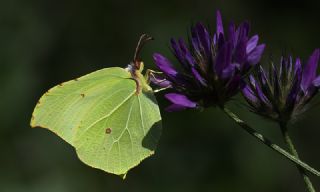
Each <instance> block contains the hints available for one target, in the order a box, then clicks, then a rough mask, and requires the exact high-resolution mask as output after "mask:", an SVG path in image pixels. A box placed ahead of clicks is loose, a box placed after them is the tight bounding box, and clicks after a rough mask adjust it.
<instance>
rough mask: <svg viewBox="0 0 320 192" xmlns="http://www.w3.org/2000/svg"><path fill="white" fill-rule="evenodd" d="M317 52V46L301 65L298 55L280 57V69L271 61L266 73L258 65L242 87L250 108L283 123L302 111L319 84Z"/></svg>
mask: <svg viewBox="0 0 320 192" xmlns="http://www.w3.org/2000/svg"><path fill="white" fill-rule="evenodd" d="M319 56H320V50H319V49H316V50H315V51H314V52H313V54H312V55H311V56H310V58H309V60H308V62H307V63H306V64H305V65H304V67H303V68H302V67H301V61H300V59H299V58H297V59H296V60H295V62H294V61H293V59H292V57H289V58H284V57H282V58H281V61H280V67H279V69H278V68H277V67H275V66H274V65H273V64H272V65H271V66H270V69H269V73H268V74H267V73H266V72H265V71H264V70H263V68H262V67H261V66H260V68H259V69H258V70H257V74H256V76H255V77H254V76H250V77H249V81H248V83H247V84H246V85H245V86H244V88H243V90H242V93H243V95H244V97H245V99H246V100H247V102H248V103H249V104H250V106H251V110H252V111H253V112H255V113H257V114H259V115H262V116H264V117H267V118H271V119H273V120H276V121H279V122H282V123H287V122H289V121H290V120H291V119H294V118H295V117H297V115H299V114H300V113H302V112H304V111H305V110H306V109H307V104H309V103H310V101H311V100H312V99H313V98H314V96H315V95H316V93H317V92H318V90H319V87H320V76H317V67H318V61H319Z"/></svg>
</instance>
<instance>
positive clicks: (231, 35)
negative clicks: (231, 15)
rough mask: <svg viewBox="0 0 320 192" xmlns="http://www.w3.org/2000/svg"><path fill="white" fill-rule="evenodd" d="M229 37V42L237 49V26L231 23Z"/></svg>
mask: <svg viewBox="0 0 320 192" xmlns="http://www.w3.org/2000/svg"><path fill="white" fill-rule="evenodd" d="M228 30H229V31H228V37H229V41H230V42H231V44H232V47H235V46H236V40H235V38H236V34H235V33H236V26H235V24H234V23H233V22H231V23H230V24H229V29H228Z"/></svg>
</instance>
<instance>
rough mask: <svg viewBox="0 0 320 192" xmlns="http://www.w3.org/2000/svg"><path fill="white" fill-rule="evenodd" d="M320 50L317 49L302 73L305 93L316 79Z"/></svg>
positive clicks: (302, 85)
mask: <svg viewBox="0 0 320 192" xmlns="http://www.w3.org/2000/svg"><path fill="white" fill-rule="evenodd" d="M319 56H320V50H319V49H316V50H315V51H314V52H313V53H312V55H311V56H310V58H309V61H308V63H307V65H306V66H305V67H304V70H303V73H302V81H301V87H302V90H303V91H304V92H306V91H307V90H308V88H309V86H310V85H311V84H312V81H313V80H314V78H315V77H316V74H317V67H318V62H319Z"/></svg>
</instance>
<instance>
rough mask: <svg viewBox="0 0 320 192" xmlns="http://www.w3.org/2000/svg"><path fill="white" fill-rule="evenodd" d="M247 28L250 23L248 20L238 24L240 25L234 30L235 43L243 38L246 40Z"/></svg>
mask: <svg viewBox="0 0 320 192" xmlns="http://www.w3.org/2000/svg"><path fill="white" fill-rule="evenodd" d="M249 28H250V25H249V23H248V22H244V23H242V24H240V26H239V27H238V29H237V30H236V38H235V42H236V43H238V42H239V41H240V40H245V41H247V40H248V34H249Z"/></svg>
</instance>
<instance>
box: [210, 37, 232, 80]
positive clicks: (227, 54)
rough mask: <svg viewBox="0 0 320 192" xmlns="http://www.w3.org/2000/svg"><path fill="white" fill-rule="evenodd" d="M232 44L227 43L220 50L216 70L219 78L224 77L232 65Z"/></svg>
mask: <svg viewBox="0 0 320 192" xmlns="http://www.w3.org/2000/svg"><path fill="white" fill-rule="evenodd" d="M231 46H232V45H231V43H230V42H227V43H225V44H224V45H223V47H221V49H219V50H218V53H217V58H216V62H215V66H214V69H215V71H216V73H217V75H218V76H219V77H222V72H223V70H224V69H225V68H227V67H228V66H229V65H230V64H231V59H232V55H231V51H232V50H231Z"/></svg>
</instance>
